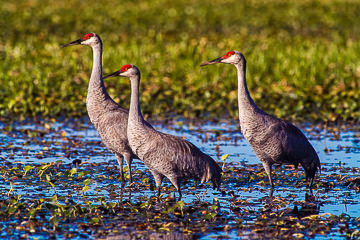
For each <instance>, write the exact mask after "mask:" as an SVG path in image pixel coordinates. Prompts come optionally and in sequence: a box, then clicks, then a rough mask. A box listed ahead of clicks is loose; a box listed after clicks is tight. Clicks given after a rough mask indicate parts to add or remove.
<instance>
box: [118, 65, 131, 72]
mask: <svg viewBox="0 0 360 240" xmlns="http://www.w3.org/2000/svg"><path fill="white" fill-rule="evenodd" d="M130 68H132V66H131V65H130V64H125V65H124V66H122V67H121V72H126V71H127V70H129V69H130Z"/></svg>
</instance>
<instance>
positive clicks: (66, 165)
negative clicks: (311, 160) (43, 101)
mask: <svg viewBox="0 0 360 240" xmlns="http://www.w3.org/2000/svg"><path fill="white" fill-rule="evenodd" d="M179 122H182V124H179ZM162 124H164V125H165V126H166V128H165V127H164V126H161V125H160V124H155V126H156V127H157V128H161V130H162V131H164V130H165V131H166V132H168V133H171V134H174V135H182V136H185V137H187V138H189V140H191V141H192V142H195V143H196V144H197V145H198V146H200V148H203V149H205V150H206V151H207V152H209V154H210V155H212V156H213V157H214V159H217V161H218V163H219V165H220V166H223V167H224V173H223V182H224V183H223V185H222V186H221V192H219V191H217V190H213V189H212V188H211V186H210V185H208V184H205V185H199V183H197V182H194V181H189V182H187V184H186V187H184V189H183V201H178V202H176V199H174V198H173V192H174V187H173V186H172V185H171V184H170V182H166V184H164V185H163V186H162V193H163V194H162V195H161V196H160V198H159V199H157V198H156V197H155V195H154V191H153V190H154V189H155V183H154V180H153V178H152V177H151V174H150V172H149V171H148V170H147V169H146V168H145V167H144V166H143V165H142V163H141V162H140V161H135V162H134V169H136V170H135V171H134V182H133V183H132V184H131V185H128V184H127V183H126V185H125V187H124V188H121V187H120V186H121V184H120V183H121V176H120V171H119V168H118V164H117V162H116V160H115V158H114V157H113V155H112V154H111V153H110V152H108V151H107V150H106V148H105V147H104V146H102V144H101V142H100V139H99V137H98V135H97V133H96V131H95V129H94V128H93V127H92V126H89V125H88V124H87V123H86V122H85V123H79V121H68V122H64V123H60V122H56V121H53V122H51V121H50V122H44V121H39V122H37V123H32V122H30V123H29V124H27V123H21V124H19V123H15V124H11V125H4V124H1V123H0V142H1V144H0V150H1V159H2V161H1V162H0V179H1V180H0V229H1V230H2V231H1V233H0V237H8V236H14V237H19V238H20V237H22V238H27V237H28V238H30V237H37V238H48V237H64V238H71V237H77V238H86V237H98V238H102V237H109V236H119V237H129V236H132V237H138V238H141V237H145V238H148V237H151V236H152V237H161V236H165V235H171V236H174V237H177V238H184V239H193V238H201V237H207V238H209V237H215V238H225V239H226V238H234V237H253V238H291V239H293V238H312V237H318V236H326V237H331V238H335V239H336V238H343V237H347V238H353V239H354V238H358V237H360V232H359V231H358V230H357V229H359V227H360V211H359V208H358V206H359V203H360V198H359V193H360V180H359V172H360V168H359V166H358V164H357V163H354V159H355V160H356V159H357V156H358V155H359V154H360V145H359V141H357V140H358V139H359V136H358V135H357V132H358V129H354V131H343V129H342V128H335V127H328V128H327V129H328V130H327V131H326V134H324V132H325V131H323V129H322V128H320V127H321V126H320V127H319V126H313V127H311V128H305V129H307V135H308V137H309V138H310V140H311V141H312V143H313V144H314V146H315V148H316V149H318V150H319V155H320V157H321V158H322V162H323V168H322V174H321V176H319V180H318V181H316V182H315V186H314V187H315V189H314V192H313V194H311V193H310V192H308V190H306V188H305V187H304V184H303V182H302V181H304V179H305V178H304V174H303V171H302V170H297V171H294V169H293V167H292V166H283V167H281V169H276V170H275V171H274V183H275V186H276V187H275V192H274V197H273V199H269V197H268V194H269V186H268V184H267V177H266V174H265V172H264V171H263V170H262V167H261V164H260V162H259V161H258V160H257V158H256V157H255V156H254V155H253V153H252V152H251V149H250V147H249V146H248V144H247V143H246V141H245V140H244V139H242V137H241V136H240V134H239V133H238V131H237V130H236V129H237V125H236V124H234V123H231V122H226V121H221V122H218V123H216V124H214V123H201V124H198V123H189V122H186V121H184V120H181V119H179V120H177V121H175V122H173V123H171V124H169V123H167V124H165V123H162ZM179 126H181V128H179ZM345 129H346V128H345ZM334 136H338V137H336V138H334ZM324 139H326V146H325V147H326V148H327V149H328V151H327V152H325V151H324V150H323V149H324V148H325V147H324V144H323V142H324ZM348 149H351V150H350V151H348ZM247 150H249V151H247ZM338 159H341V160H340V161H341V162H339V161H338Z"/></svg>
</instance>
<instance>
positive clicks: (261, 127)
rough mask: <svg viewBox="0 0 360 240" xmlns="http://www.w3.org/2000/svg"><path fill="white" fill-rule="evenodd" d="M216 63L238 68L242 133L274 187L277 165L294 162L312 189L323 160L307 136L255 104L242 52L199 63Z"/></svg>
mask: <svg viewBox="0 0 360 240" xmlns="http://www.w3.org/2000/svg"><path fill="white" fill-rule="evenodd" d="M216 63H227V64H233V65H234V66H235V67H236V69H237V75H238V108H239V122H240V128H241V132H242V134H243V135H244V137H245V139H246V140H247V141H248V142H249V143H250V145H251V147H252V149H253V151H254V153H255V154H256V156H257V157H258V158H259V159H260V161H261V162H262V164H263V166H264V169H265V172H266V173H267V175H268V178H269V182H270V185H271V188H273V186H274V185H273V182H272V179H271V168H272V165H274V164H276V165H278V164H293V165H294V166H295V167H297V166H298V165H299V164H300V165H302V167H303V168H304V170H305V174H306V180H310V183H309V187H310V188H311V186H312V183H313V181H314V177H315V174H316V172H317V171H318V170H319V171H320V160H319V157H318V155H317V153H316V151H315V149H314V148H313V147H312V145H311V144H310V142H309V141H308V139H307V138H306V137H305V135H304V134H303V133H302V132H301V131H300V130H299V129H298V128H297V127H295V126H294V125H293V124H291V123H290V122H288V121H284V120H281V119H278V118H276V117H274V116H272V115H270V114H267V113H265V112H264V111H262V110H261V109H260V108H259V107H258V106H257V105H256V104H255V102H254V101H253V99H252V98H251V96H250V93H249V90H248V88H247V84H246V60H245V57H244V55H243V54H242V53H240V52H238V51H229V52H227V53H226V54H225V55H224V56H222V57H219V58H216V59H214V60H211V61H207V62H204V63H202V64H201V65H200V66H206V65H211V64H216Z"/></svg>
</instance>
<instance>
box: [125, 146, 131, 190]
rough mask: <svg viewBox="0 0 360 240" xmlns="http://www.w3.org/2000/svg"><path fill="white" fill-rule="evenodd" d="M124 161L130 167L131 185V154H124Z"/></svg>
mask: <svg viewBox="0 0 360 240" xmlns="http://www.w3.org/2000/svg"><path fill="white" fill-rule="evenodd" d="M124 159H125V161H126V164H127V165H128V168H129V170H128V171H129V181H130V183H132V176H131V163H132V157H131V154H130V153H125V154H124Z"/></svg>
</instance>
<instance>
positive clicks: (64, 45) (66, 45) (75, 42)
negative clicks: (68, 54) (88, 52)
mask: <svg viewBox="0 0 360 240" xmlns="http://www.w3.org/2000/svg"><path fill="white" fill-rule="evenodd" d="M81 42H82V40H81V39H78V40H75V41H72V42H70V43H67V44H63V45H61V47H68V46H73V45H79V44H81Z"/></svg>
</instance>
